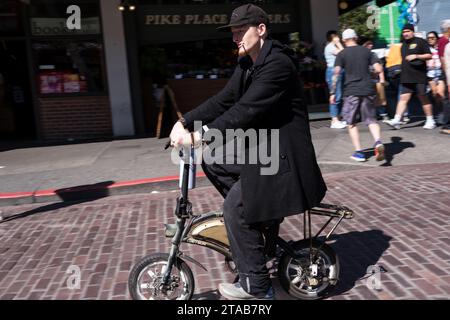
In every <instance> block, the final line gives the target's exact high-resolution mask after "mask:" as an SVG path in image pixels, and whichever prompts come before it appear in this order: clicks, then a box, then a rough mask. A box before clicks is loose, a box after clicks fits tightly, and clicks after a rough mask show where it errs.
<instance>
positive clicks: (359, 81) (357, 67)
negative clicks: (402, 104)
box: [330, 29, 384, 162]
mask: <svg viewBox="0 0 450 320" xmlns="http://www.w3.org/2000/svg"><path fill="white" fill-rule="evenodd" d="M342 40H344V43H345V49H344V50H343V51H341V52H340V53H339V54H338V56H337V57H336V62H335V64H334V65H335V67H334V77H333V86H332V92H331V93H332V95H331V97H330V102H334V100H335V99H336V98H335V94H334V93H335V91H334V90H335V88H336V83H337V80H336V78H337V76H338V75H339V73H340V72H341V70H342V69H344V70H345V81H344V107H343V108H342V115H343V117H344V120H345V121H346V122H347V124H348V133H349V135H350V138H351V140H352V143H353V146H354V148H355V152H354V153H353V154H352V155H351V156H350V158H351V159H353V160H355V161H359V162H364V161H366V160H367V159H366V156H365V153H364V152H363V151H362V147H361V142H360V140H359V131H358V127H357V124H358V122H360V121H364V122H365V123H366V125H367V126H368V127H369V131H370V133H371V134H372V137H373V139H374V141H375V143H374V147H373V148H374V151H375V157H376V160H377V161H382V160H384V145H383V143H382V142H381V130H380V126H379V124H378V122H377V108H376V107H375V103H374V102H375V98H376V91H375V83H373V81H372V76H371V73H370V67H372V68H373V71H374V72H375V73H376V74H380V73H381V72H382V71H383V67H382V66H381V64H380V60H379V59H378V57H377V55H375V54H373V53H372V52H371V51H370V50H369V49H367V48H365V47H362V46H359V45H358V43H357V40H358V35H357V34H356V32H355V31H354V30H353V29H346V30H344V32H343V33H342Z"/></svg>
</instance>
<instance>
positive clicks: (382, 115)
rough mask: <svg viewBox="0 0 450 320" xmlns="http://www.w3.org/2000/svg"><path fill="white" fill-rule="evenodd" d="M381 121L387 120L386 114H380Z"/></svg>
mask: <svg viewBox="0 0 450 320" xmlns="http://www.w3.org/2000/svg"><path fill="white" fill-rule="evenodd" d="M380 118H381V122H385V123H386V121H389V120H390V119H389V116H388V115H387V114H380Z"/></svg>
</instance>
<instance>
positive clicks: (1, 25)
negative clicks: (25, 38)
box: [0, 0, 24, 36]
mask: <svg viewBox="0 0 450 320" xmlns="http://www.w3.org/2000/svg"><path fill="white" fill-rule="evenodd" d="M21 7H22V6H21V2H20V1H18V0H2V1H0V36H18V35H23V33H24V32H23V20H22V16H21Z"/></svg>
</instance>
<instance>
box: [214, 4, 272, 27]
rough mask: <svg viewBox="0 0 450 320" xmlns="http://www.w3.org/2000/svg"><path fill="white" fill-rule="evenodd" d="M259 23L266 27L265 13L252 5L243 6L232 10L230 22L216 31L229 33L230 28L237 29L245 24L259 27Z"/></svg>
mask: <svg viewBox="0 0 450 320" xmlns="http://www.w3.org/2000/svg"><path fill="white" fill-rule="evenodd" d="M260 23H264V24H265V25H266V26H268V24H269V17H268V15H267V13H266V12H265V11H264V10H263V9H261V8H260V7H258V6H255V5H254V4H244V5H242V6H240V7H237V8H236V9H234V10H233V12H232V13H231V17H230V22H229V23H228V24H227V25H225V26H221V27H218V28H217V30H220V31H230V28H231V27H239V26H243V25H246V24H250V25H259V24H260Z"/></svg>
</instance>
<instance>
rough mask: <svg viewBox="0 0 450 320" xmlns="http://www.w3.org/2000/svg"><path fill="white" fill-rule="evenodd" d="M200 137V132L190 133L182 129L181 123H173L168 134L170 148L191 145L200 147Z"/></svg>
mask: <svg viewBox="0 0 450 320" xmlns="http://www.w3.org/2000/svg"><path fill="white" fill-rule="evenodd" d="M201 140H202V137H201V134H200V132H198V131H196V132H193V133H190V132H189V131H188V130H187V129H185V128H184V127H183V124H182V123H181V122H177V123H175V125H174V126H173V128H172V132H171V133H170V146H172V147H175V148H177V147H180V146H190V145H191V144H193V145H194V146H195V147H197V146H200V145H201V142H202V141H201Z"/></svg>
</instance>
